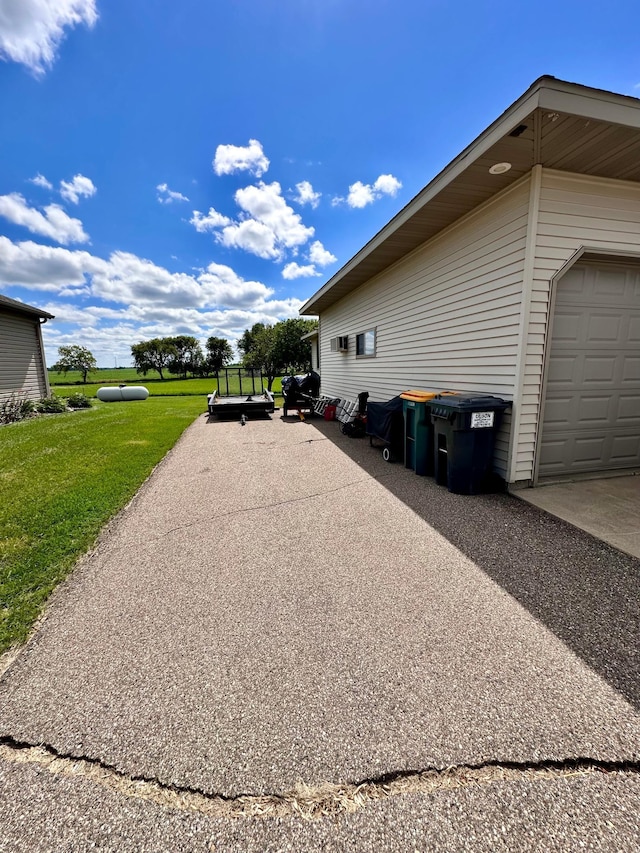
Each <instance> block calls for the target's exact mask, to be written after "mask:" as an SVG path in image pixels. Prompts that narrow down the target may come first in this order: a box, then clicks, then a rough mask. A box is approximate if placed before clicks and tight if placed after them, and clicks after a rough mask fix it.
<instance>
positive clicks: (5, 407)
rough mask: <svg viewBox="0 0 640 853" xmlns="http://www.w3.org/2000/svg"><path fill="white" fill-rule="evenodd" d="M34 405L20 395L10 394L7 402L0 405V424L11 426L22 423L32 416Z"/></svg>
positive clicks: (31, 401)
mask: <svg viewBox="0 0 640 853" xmlns="http://www.w3.org/2000/svg"><path fill="white" fill-rule="evenodd" d="M34 409H35V404H34V402H33V400H29V399H28V398H27V397H25V396H24V395H21V394H12V395H11V396H10V397H9V399H8V400H4V401H3V402H2V403H0V424H13V423H16V422H17V421H23V420H24V419H25V418H28V417H29V415H31V414H33V411H34Z"/></svg>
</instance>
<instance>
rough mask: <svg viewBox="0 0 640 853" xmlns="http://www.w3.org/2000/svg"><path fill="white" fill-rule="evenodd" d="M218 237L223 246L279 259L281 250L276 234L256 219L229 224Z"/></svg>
mask: <svg viewBox="0 0 640 853" xmlns="http://www.w3.org/2000/svg"><path fill="white" fill-rule="evenodd" d="M217 239H218V240H219V242H220V243H222V245H223V246H227V247H228V248H233V249H244V251H245V252H251V254H253V255H257V256H258V257H259V258H271V259H278V258H280V256H281V252H280V250H279V249H278V248H277V247H276V236H275V234H274V233H273V231H272V230H271V228H269V227H268V226H267V225H264V224H263V223H262V222H256V220H255V219H245V220H243V221H242V222H239V223H234V224H233V225H227V227H226V228H223V229H222V232H221V233H219V234H218V236H217Z"/></svg>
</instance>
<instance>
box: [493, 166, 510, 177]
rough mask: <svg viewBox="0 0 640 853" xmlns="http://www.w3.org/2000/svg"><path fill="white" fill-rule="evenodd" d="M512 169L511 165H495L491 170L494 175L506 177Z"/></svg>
mask: <svg viewBox="0 0 640 853" xmlns="http://www.w3.org/2000/svg"><path fill="white" fill-rule="evenodd" d="M510 168H511V163H494V164H493V166H491V168H490V169H489V172H490V173H491V174H492V175H504V173H505V172H508V171H509V169H510Z"/></svg>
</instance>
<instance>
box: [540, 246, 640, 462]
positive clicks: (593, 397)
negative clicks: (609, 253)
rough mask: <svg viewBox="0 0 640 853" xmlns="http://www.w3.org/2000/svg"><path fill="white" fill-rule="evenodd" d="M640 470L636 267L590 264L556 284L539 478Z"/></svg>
mask: <svg viewBox="0 0 640 853" xmlns="http://www.w3.org/2000/svg"><path fill="white" fill-rule="evenodd" d="M632 468H640V264H638V263H636V262H633V261H630V262H628V263H627V262H625V263H621V262H620V260H617V261H615V260H612V261H610V262H609V261H604V260H593V261H589V262H581V263H579V264H576V265H575V266H574V267H572V268H571V269H570V270H569V271H568V272H567V273H566V274H565V275H564V276H563V277H562V278H561V279H560V280H559V281H558V283H557V288H556V295H555V307H554V314H553V323H552V329H551V343H550V351H549V360H548V374H547V382H546V396H545V405H544V416H543V423H542V434H541V445H540V464H539V472H538V473H539V477H541V478H549V477H565V476H568V475H576V474H592V473H598V472H605V471H616V470H621V469H632Z"/></svg>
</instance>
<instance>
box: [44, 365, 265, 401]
mask: <svg viewBox="0 0 640 853" xmlns="http://www.w3.org/2000/svg"><path fill="white" fill-rule="evenodd" d="M96 377H98V378H96ZM81 378H82V377H81V376H80V374H79V373H77V375H76V373H75V372H73V371H69V373H68V374H67V376H66V377H65V376H63V374H59V373H53V372H52V371H49V382H50V383H51V390H52V392H53V393H54V394H56V395H58V396H61V397H63V396H68V395H69V394H75V393H81V394H86V396H87V397H95V396H96V392H97V390H98V388H102V387H103V386H104V385H120V384H121V383H126V384H127V385H144V387H145V388H147V390H148V391H149V396H151V397H175V396H202V397H204V396H205V395H206V394H210V393H211V392H212V391H213V390H214V389H215V388H216V385H217V383H216V380H215V378H213V377H210V378H208V379H175V378H173V377H172V378H170V379H164V380H161V379H160V378H159V377H158V376H157V374H156V375H155V376H151V374H150V375H149V376H146V377H145V376H139V375H138V374H137V373H136V372H135V370H134V369H133V368H122V369H118V370H116V369H113V370H109V369H104V370H100V371H98V372H97V373H92V374H90V375H89V380H90V381H89V382H87V384H86V385H83V384H82V382H81ZM221 384H222V385H223V388H222V389H221V390H222V393H226V390H227V389H226V386H225V385H224V382H223V383H221ZM242 387H243V390H247V391H248V390H249V389H250V387H251V386H250V381H249V380H246V384H245V380H244V379H243V385H242ZM273 391H274V394H279V393H280V391H281V379H280V377H277V378H276V379H275V380H274V382H273ZM239 392H240V387H239V384H238V381H237V379H236V378H235V377H234V380H231V379H230V382H229V393H230V394H238V393H239Z"/></svg>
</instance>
